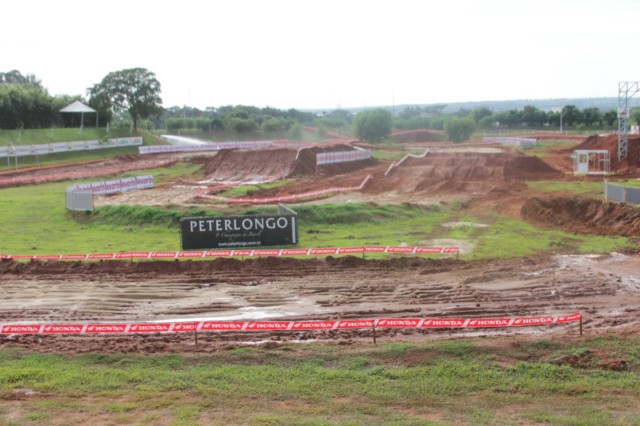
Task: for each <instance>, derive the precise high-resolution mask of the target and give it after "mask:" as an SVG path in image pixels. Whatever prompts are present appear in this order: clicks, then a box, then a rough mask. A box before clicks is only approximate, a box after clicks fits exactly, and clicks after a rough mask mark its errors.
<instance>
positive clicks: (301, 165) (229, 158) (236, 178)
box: [203, 144, 375, 183]
mask: <svg viewBox="0 0 640 426" xmlns="http://www.w3.org/2000/svg"><path fill="white" fill-rule="evenodd" d="M352 150H353V147H351V146H349V145H345V144H337V145H327V146H313V147H307V148H300V149H286V148H280V149H265V150H254V151H249V150H227V151H221V152H220V153H218V155H216V156H215V157H213V158H211V159H210V160H208V161H207V162H206V164H205V166H204V168H203V170H204V172H205V174H206V179H207V180H208V181H209V182H223V183H250V182H268V181H273V180H276V179H282V178H286V177H292V176H309V175H318V174H320V175H325V176H327V175H335V174H342V173H349V172H352V171H356V170H360V169H362V168H363V167H368V166H371V165H373V164H375V160H362V161H354V162H350V163H344V164H332V165H327V166H321V167H316V155H317V154H318V153H320V152H334V151H352Z"/></svg>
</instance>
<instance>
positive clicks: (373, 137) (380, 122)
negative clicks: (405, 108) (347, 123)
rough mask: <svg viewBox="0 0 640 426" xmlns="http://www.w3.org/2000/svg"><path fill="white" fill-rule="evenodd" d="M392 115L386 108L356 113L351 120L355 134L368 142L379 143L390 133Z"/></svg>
mask: <svg viewBox="0 0 640 426" xmlns="http://www.w3.org/2000/svg"><path fill="white" fill-rule="evenodd" d="M392 123H393V116H392V115H391V113H390V112H389V111H387V110H386V109H381V108H378V109H373V110H370V111H364V112H361V113H360V114H358V115H356V118H355V119H354V120H353V126H354V130H355V135H356V136H357V137H358V138H360V139H361V140H363V141H366V142H369V143H380V142H382V140H383V139H385V138H387V137H388V136H389V135H391V125H392Z"/></svg>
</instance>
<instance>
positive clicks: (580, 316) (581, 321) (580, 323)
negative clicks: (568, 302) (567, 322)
mask: <svg viewBox="0 0 640 426" xmlns="http://www.w3.org/2000/svg"><path fill="white" fill-rule="evenodd" d="M580 335H581V336H582V314H580Z"/></svg>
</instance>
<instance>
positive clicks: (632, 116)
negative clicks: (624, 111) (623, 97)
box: [629, 108, 640, 125]
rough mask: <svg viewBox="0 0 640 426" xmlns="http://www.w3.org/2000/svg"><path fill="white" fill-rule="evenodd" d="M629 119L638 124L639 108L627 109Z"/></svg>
mask: <svg viewBox="0 0 640 426" xmlns="http://www.w3.org/2000/svg"><path fill="white" fill-rule="evenodd" d="M629 121H630V122H632V123H636V124H638V125H640V108H631V110H630V111H629Z"/></svg>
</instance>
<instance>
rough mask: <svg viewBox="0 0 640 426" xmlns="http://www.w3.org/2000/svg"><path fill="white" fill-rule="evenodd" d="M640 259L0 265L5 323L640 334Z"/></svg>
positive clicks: (364, 334) (12, 342) (213, 346)
mask: <svg viewBox="0 0 640 426" xmlns="http://www.w3.org/2000/svg"><path fill="white" fill-rule="evenodd" d="M639 267H640V257H635V258H634V257H627V256H623V255H611V256H609V255H605V256H568V255H555V256H544V257H534V258H522V259H509V260H491V261H458V260H455V259H451V258H450V259H436V260H433V259H423V258H411V257H398V258H391V259H387V260H363V259H361V258H358V257H343V258H332V257H327V258H325V259H317V260H315V259H305V260H299V259H281V258H266V259H255V260H244V261H240V260H235V259H220V260H211V261H180V262H177V261H158V262H151V261H142V262H127V261H103V262H94V263H79V262H78V263H76V262H66V263H65V262H57V261H55V262H44V263H43V262H29V263H18V262H13V261H7V260H5V261H2V262H0V278H1V279H2V289H3V292H4V296H3V298H2V300H0V323H7V322H21V321H50V322H58V323H59V322H83V321H106V322H108V321H127V320H135V321H160V320H164V321H168V320H171V321H173V320H182V321H189V320H197V319H199V318H216V319H242V320H251V319H258V318H263V319H268V320H279V319H282V320H288V319H300V320H304V319H318V320H319V319H372V318H382V317H390V316H392V317H410V318H411V317H421V316H427V317H450V318H467V317H495V316H546V315H552V314H570V313H574V312H582V313H583V314H584V315H585V323H584V326H585V332H586V333H587V334H594V333H599V332H603V331H614V332H617V333H628V334H634V335H637V333H638V325H640V280H639V279H638V276H637V274H636V272H637V270H638V268H639ZM496 333H497V334H510V335H513V336H517V335H522V334H527V335H529V334H542V333H567V334H573V335H575V334H577V333H578V329H577V326H576V325H568V326H547V327H532V328H526V329H517V330H511V329H508V330H504V329H501V330H487V329H482V330H474V331H445V330H441V331H438V330H435V331H429V332H428V333H427V332H423V331H420V330H393V331H392V330H384V329H381V330H378V338H380V339H381V341H394V340H397V339H403V340H404V339H411V338H422V339H424V338H426V337H428V336H431V337H434V336H451V335H478V334H480V335H491V334H496ZM363 339H365V340H366V341H370V339H371V330H357V331H319V332H312V331H308V332H307V331H305V332H269V331H266V332H252V333H247V332H221V333H217V332H205V333H201V334H199V339H198V340H199V342H200V344H199V346H198V347H195V346H194V344H193V343H194V341H193V335H191V334H185V335H162V334H154V335H148V336H126V337H122V336H111V337H108V336H99V337H90V336H0V346H2V347H20V348H29V349H31V350H36V351H42V352H64V353H82V352H139V353H153V352H193V351H200V352H210V351H215V350H220V349H224V348H228V347H230V346H231V347H232V346H234V345H239V344H250V343H254V344H255V343H257V342H264V341H269V342H272V343H277V342H286V341H290V342H297V341H313V340H324V341H329V342H343V343H349V342H352V341H354V340H363Z"/></svg>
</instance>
